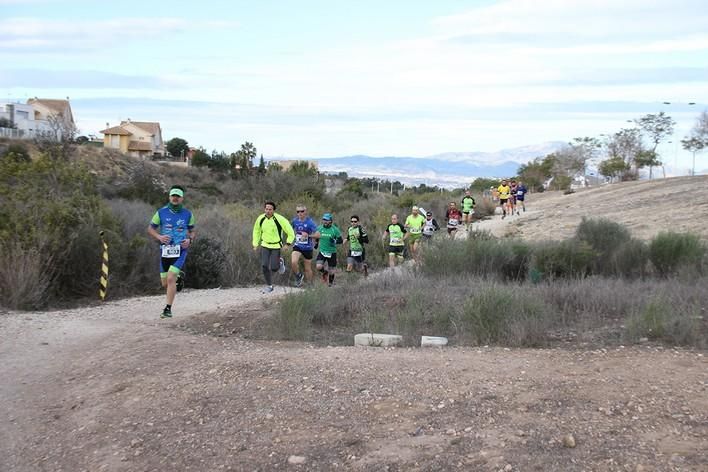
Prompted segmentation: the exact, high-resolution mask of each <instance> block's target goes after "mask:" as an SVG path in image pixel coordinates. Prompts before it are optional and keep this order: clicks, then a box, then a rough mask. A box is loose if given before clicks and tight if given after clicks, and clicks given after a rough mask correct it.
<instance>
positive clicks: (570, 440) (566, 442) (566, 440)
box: [562, 434, 575, 449]
mask: <svg viewBox="0 0 708 472" xmlns="http://www.w3.org/2000/svg"><path fill="white" fill-rule="evenodd" d="M562 442H563V446H565V447H568V448H571V449H572V448H574V447H575V437H574V436H573V435H572V434H566V435H565V436H563V440H562Z"/></svg>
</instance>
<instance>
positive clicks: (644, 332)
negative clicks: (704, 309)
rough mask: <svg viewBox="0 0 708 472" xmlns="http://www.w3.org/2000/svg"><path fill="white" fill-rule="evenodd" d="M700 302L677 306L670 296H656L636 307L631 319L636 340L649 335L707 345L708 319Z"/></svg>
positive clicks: (629, 331)
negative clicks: (702, 310) (706, 319)
mask: <svg viewBox="0 0 708 472" xmlns="http://www.w3.org/2000/svg"><path fill="white" fill-rule="evenodd" d="M700 313H701V310H700V307H699V306H696V305H685V304H679V305H676V304H675V303H673V302H672V301H671V300H670V299H668V298H658V297H657V298H655V299H654V300H652V301H651V302H649V303H647V304H646V305H645V306H643V307H641V308H640V309H638V310H636V311H635V312H634V313H633V314H632V315H631V316H630V318H629V320H628V322H627V335H628V337H629V338H630V339H631V340H633V341H637V340H638V339H640V338H642V337H645V338H648V339H653V340H657V341H666V342H669V343H671V344H674V345H689V346H696V347H705V346H706V333H705V327H706V326H704V327H703V328H702V326H701V324H702V322H703V324H705V320H704V319H703V317H702V316H701V315H700Z"/></svg>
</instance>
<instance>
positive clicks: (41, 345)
mask: <svg viewBox="0 0 708 472" xmlns="http://www.w3.org/2000/svg"><path fill="white" fill-rule="evenodd" d="M672 180H673V179H672ZM682 180H690V179H675V180H673V182H675V184H671V180H667V181H665V182H664V181H662V182H661V183H658V184H657V183H651V184H650V185H649V186H648V187H644V183H643V182H640V183H632V184H626V187H625V188H627V189H629V190H628V191H622V190H621V189H620V188H619V187H620V186H618V189H617V190H618V192H617V196H616V197H617V198H615V197H613V196H610V197H609V198H608V197H607V196H606V197H601V195H599V191H594V190H587V191H584V192H578V193H577V194H574V195H569V196H562V195H553V194H546V195H538V196H535V195H534V196H532V197H531V198H529V211H528V212H527V213H526V214H522V215H521V216H519V217H512V218H507V219H506V220H504V222H502V223H500V221H501V220H499V219H493V220H490V221H489V222H486V221H485V222H483V223H482V224H486V225H490V227H491V228H492V229H493V230H494V231H495V232H501V233H505V232H507V231H513V228H514V227H518V228H520V230H521V232H522V233H521V234H522V235H523V236H524V237H527V238H530V239H543V238H544V237H547V235H548V234H550V235H552V236H558V237H563V236H564V235H565V234H566V233H564V232H565V231H566V228H565V225H572V224H573V221H576V224H577V221H579V219H580V216H581V215H582V213H581V210H580V209H583V208H588V212H589V211H590V207H592V208H595V206H596V205H598V208H599V205H600V204H602V205H606V207H603V208H605V209H604V210H603V213H602V214H606V215H611V214H614V213H612V209H614V208H615V207H616V206H617V205H616V204H617V199H620V196H622V195H624V196H625V198H624V199H623V201H624V200H627V198H626V195H627V193H629V194H631V195H632V199H630V203H631V204H637V205H640V204H641V205H643V203H642V202H645V201H653V202H654V206H652V207H651V208H654V209H655V208H657V207H658V208H662V209H661V210H656V211H655V210H652V211H649V207H647V208H644V209H643V210H642V209H641V208H636V209H635V208H634V207H632V208H630V209H628V210H627V211H625V212H622V213H619V214H621V215H625V216H626V217H627V219H626V220H625V221H629V222H630V223H631V225H632V229H633V231H639V232H642V231H644V232H643V233H641V234H638V235H641V236H642V237H648V236H650V235H651V234H652V231H656V230H658V229H660V228H668V227H677V226H675V225H679V224H680V220H681V217H682V216H683V215H682V213H684V212H686V211H688V210H689V208H688V207H681V206H680V204H681V203H682V202H685V196H686V194H687V192H688V190H686V188H691V186H692V185H695V184H694V183H692V182H685V183H684V182H682ZM701 182H702V185H705V183H706V179H702V180H701ZM684 187H685V188H684ZM675 188H679V191H677V192H676V195H674V194H673V193H672V191H673V189H675ZM681 188H683V190H680V189H681ZM615 190H616V189H611V192H615ZM608 191H609V190H605V192H608ZM642 192H647V193H648V196H646V198H644V197H643V196H642V195H643V193H642ZM662 192H663V193H662ZM695 193H698V192H694V194H695ZM658 195H665V198H666V199H667V203H666V205H665V208H664V207H663V206H662V205H663V204H662V203H661V200H660V199H659V197H658ZM672 195H673V196H672ZM608 200H609V202H608ZM600 202H602V203H600ZM563 205H567V206H563ZM561 206H562V208H560V209H561V210H563V211H562V213H563V214H562V215H556V214H555V213H553V212H554V211H555V210H554V209H555V208H559V207H561ZM642 208H643V207H642ZM690 211H693V212H695V213H696V214H699V213H700V214H701V215H703V214H705V213H708V205H706V201H705V200H699V201H697V202H696V203H695V205H694V207H692V209H690ZM701 212H703V213H701ZM642 213H644V214H645V218H644V220H642V219H641V218H640V215H641V214H642ZM635 214H636V217H635ZM549 215H552V218H553V219H552V222H553V226H555V225H556V224H557V223H559V222H562V225H561V226H560V228H561V229H553V227H552V226H551V224H549V220H548V218H549ZM672 215H676V217H675V219H672V220H670V221H668V220H667V218H669V217H672V218H673V216H672ZM634 218H636V220H635V219H634ZM652 218H656V219H652ZM662 219H663V221H662ZM704 219H705V218H704ZM509 221H512V223H511V224H509ZM544 221H545V224H544ZM694 221H695V220H694ZM519 224H520V227H519V226H518V225H519ZM510 228H512V229H510ZM699 229H700V230H701V231H704V232H705V231H706V229H705V228H699ZM567 231H568V234H570V233H572V231H574V228H572V229H571V228H568V229H567ZM284 292H285V291H284V290H281V291H279V292H277V294H276V295H275V296H273V295H262V294H260V293H259V291H258V289H255V288H246V289H229V290H204V291H185V292H183V293H181V294H179V295H178V299H177V302H176V303H175V308H174V312H175V318H174V319H172V320H159V319H158V316H157V315H158V313H159V312H160V310H161V307H162V303H163V299H162V297H141V298H134V299H129V300H120V301H115V302H108V303H106V304H103V305H98V306H92V307H86V308H81V309H75V310H64V311H55V312H34V313H2V314H0V378H2V382H0V421H2V427H0V471H82V470H86V471H101V470H105V471H153V470H156V471H162V470H166V471H178V470H179V471H181V470H195V471H212V470H215V471H216V470H245V471H254V470H260V471H269V470H391V471H396V470H400V471H404V470H405V471H408V470H426V471H427V470H429V471H437V470H484V471H486V470H490V471H500V470H501V471H528V470H537V471H547V470H561V471H576V470H577V471H585V470H593V471H595V470H607V471H642V470H644V471H650V470H656V471H664V470H666V471H668V470H671V471H674V470H675V471H705V470H707V469H708V359H707V358H706V353H704V352H696V351H690V350H682V349H672V348H668V347H661V346H654V345H649V344H644V345H640V346H631V347H630V346H627V347H620V348H613V349H610V350H607V349H596V350H578V349H537V350H509V349H502V348H488V347H480V348H447V349H426V350H422V349H410V348H405V349H380V348H369V349H363V348H354V347H321V346H312V345H308V344H304V343H284V342H267V341H256V340H252V339H249V338H248V337H246V336H244V335H243V334H244V333H245V332H249V331H250V330H251V329H252V328H253V326H254V325H257V324H259V323H263V322H264V318H265V317H266V316H267V315H268V310H269V309H271V308H272V307H273V305H274V303H276V300H277V296H279V295H281V294H282V293H284ZM352 334H354V333H352ZM569 435H571V436H572V438H570V437H568V436H569ZM571 439H572V440H571ZM570 446H574V447H570Z"/></svg>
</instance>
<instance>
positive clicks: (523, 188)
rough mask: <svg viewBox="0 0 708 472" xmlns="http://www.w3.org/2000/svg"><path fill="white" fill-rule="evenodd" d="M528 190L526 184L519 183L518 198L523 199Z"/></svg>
mask: <svg viewBox="0 0 708 472" xmlns="http://www.w3.org/2000/svg"><path fill="white" fill-rule="evenodd" d="M527 192H528V190H527V189H526V186H525V185H519V186H518V187H516V199H517V200H523V199H524V197H525V196H526V193H527Z"/></svg>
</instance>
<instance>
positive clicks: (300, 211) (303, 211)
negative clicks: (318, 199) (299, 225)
mask: <svg viewBox="0 0 708 472" xmlns="http://www.w3.org/2000/svg"><path fill="white" fill-rule="evenodd" d="M295 213H305V210H295Z"/></svg>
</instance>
